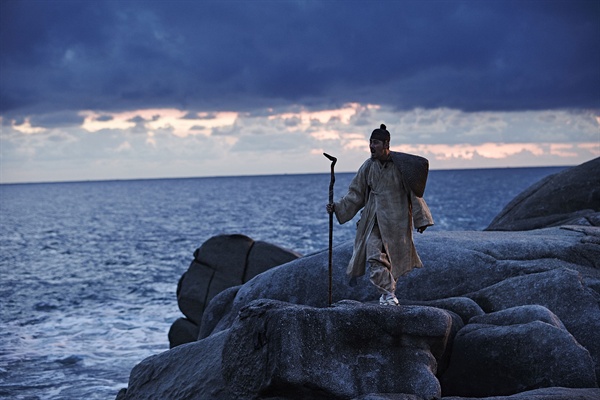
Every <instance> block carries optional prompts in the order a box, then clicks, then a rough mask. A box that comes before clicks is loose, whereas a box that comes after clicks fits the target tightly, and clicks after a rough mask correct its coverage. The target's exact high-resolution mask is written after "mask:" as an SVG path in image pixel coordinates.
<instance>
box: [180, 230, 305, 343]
mask: <svg viewBox="0 0 600 400" xmlns="http://www.w3.org/2000/svg"><path fill="white" fill-rule="evenodd" d="M298 257H300V255H299V254H298V253H295V252H293V251H290V250H286V249H283V248H281V247H278V246H275V245H272V244H270V243H266V242H262V241H254V240H252V239H251V238H249V237H248V236H245V235H219V236H214V237H212V238H210V239H208V240H207V241H206V242H204V244H202V246H200V247H199V248H198V249H196V251H195V252H194V260H193V261H192V263H191V265H190V266H189V268H188V270H187V271H186V272H185V273H184V274H183V275H182V276H181V278H180V280H179V284H178V285H177V304H178V305H179V309H180V310H181V312H182V313H183V314H184V315H185V318H179V319H178V320H176V321H175V322H174V323H173V325H172V326H171V329H170V330H169V343H170V347H171V348H173V347H175V346H179V345H181V344H184V343H189V342H191V341H195V340H196V339H197V338H198V333H199V330H200V323H201V321H202V314H203V313H204V310H205V308H206V306H207V305H208V303H209V302H210V301H211V300H212V298H213V297H214V296H215V295H217V294H219V293H221V292H222V291H223V290H225V289H228V288H230V287H233V286H238V285H242V284H244V283H246V282H247V281H249V280H250V279H252V278H254V277H255V276H256V275H258V274H260V273H262V272H264V271H266V270H268V269H270V268H273V267H275V266H277V265H281V264H285V263H287V262H289V261H292V260H295V259H297V258H298Z"/></svg>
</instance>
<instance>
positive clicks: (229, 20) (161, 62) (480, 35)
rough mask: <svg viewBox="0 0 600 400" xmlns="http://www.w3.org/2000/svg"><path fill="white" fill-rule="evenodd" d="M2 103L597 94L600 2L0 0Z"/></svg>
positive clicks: (524, 103)
mask: <svg viewBox="0 0 600 400" xmlns="http://www.w3.org/2000/svg"><path fill="white" fill-rule="evenodd" d="M1 11H2V12H1V13H0V15H1V16H0V46H1V56H0V57H1V58H0V68H1V75H0V112H2V113H3V114H12V115H16V116H18V115H19V113H25V112H33V111H57V110H65V109H66V110H78V109H100V110H106V111H109V110H120V109H133V108H148V107H178V108H184V109H197V110H247V111H252V110H253V109H258V108H261V107H274V106H289V105H293V104H302V105H304V106H305V107H307V108H312V109H318V108H321V107H335V106H340V105H342V104H344V103H347V102H362V103H365V102H369V103H375V104H385V105H391V106H393V107H396V108H403V109H407V108H414V107H426V108H431V107H450V108H459V109H462V110H467V111H476V110H520V109H546V108H596V107H600V2H598V1H597V0H589V1H576V0H561V1H544V0H520V1H493V0H490V1H478V0H472V1H397V2H395V1H369V2H367V1H364V2H357V1H353V2H346V1H344V2H342V1H339V2H338V1H320V2H316V1H264V2H261V1H253V2H228V1H219V2H216V1H215V2H212V1H200V2H190V1H165V2H158V1H153V2H141V1H140V2H138V1H119V2H117V1H52V2H50V1H48V2H45V1H28V0H21V1H3V2H2V10H1Z"/></svg>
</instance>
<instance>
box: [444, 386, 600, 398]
mask: <svg viewBox="0 0 600 400" xmlns="http://www.w3.org/2000/svg"><path fill="white" fill-rule="evenodd" d="M598 399H600V389H570V388H564V387H551V388H544V389H535V390H528V391H526V392H521V393H517V394H513V395H511V396H494V397H455V396H448V397H444V400H598Z"/></svg>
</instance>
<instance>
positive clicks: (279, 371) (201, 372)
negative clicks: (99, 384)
mask: <svg viewBox="0 0 600 400" xmlns="http://www.w3.org/2000/svg"><path fill="white" fill-rule="evenodd" d="M360 321H368V323H359V322H360ZM357 322H358V323H357ZM451 324H452V318H451V316H450V315H449V314H448V313H447V312H445V311H442V310H439V309H436V308H432V307H420V306H411V307H381V306H379V305H370V304H361V303H358V302H352V301H346V302H340V303H337V304H335V305H334V306H333V307H326V308H314V307H306V306H299V305H294V304H290V303H283V302H279V301H274V300H259V301H255V302H252V303H251V304H249V305H248V306H247V307H245V308H244V309H243V310H242V311H241V312H240V314H239V316H238V318H237V319H236V321H235V323H234V324H233V327H232V328H231V329H227V330H224V331H221V332H218V333H215V334H213V335H211V336H209V337H207V338H205V339H202V340H199V341H196V342H194V343H188V344H185V345H182V346H178V347H176V348H174V349H172V350H170V351H167V352H164V353H161V354H158V355H156V356H152V357H149V358H147V359H146V360H144V361H143V362H141V363H140V364H138V365H137V366H136V367H135V368H134V369H133V371H132V372H131V376H130V378H129V387H128V388H127V390H126V391H121V392H120V393H119V397H118V398H119V399H120V400H133V399H150V398H155V399H163V398H165V399H166V398H169V399H206V398H214V399H223V400H229V399H241V400H243V399H256V398H279V399H304V398H310V399H333V400H335V399H349V398H352V397H357V396H361V395H365V394H368V393H374V392H381V393H384V392H396V393H401V392H404V393H406V394H412V395H415V396H418V397H404V398H405V399H407V400H408V399H422V400H426V399H433V398H439V396H440V395H441V389H440V385H439V382H438V380H437V379H436V377H435V372H436V366H437V360H438V359H439V358H440V357H441V356H442V354H443V353H444V350H445V347H446V344H447V343H448V341H449V340H450V339H451V338H450V337H449V333H450V332H451V331H452V329H451ZM367 349H368V350H367Z"/></svg>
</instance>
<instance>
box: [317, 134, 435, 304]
mask: <svg viewBox="0 0 600 400" xmlns="http://www.w3.org/2000/svg"><path fill="white" fill-rule="evenodd" d="M369 147H370V150H371V158H370V159H368V160H366V161H365V162H364V163H363V165H362V166H361V167H360V169H359V170H358V172H357V174H356V176H355V177H354V179H353V180H352V182H351V183H350V187H349V188H348V193H347V194H346V195H345V196H344V197H343V198H342V199H341V200H339V201H338V202H334V203H333V204H328V205H327V212H329V213H332V212H334V213H335V216H336V218H337V220H338V222H339V223H340V224H343V223H346V222H348V221H350V220H351V219H352V218H353V217H354V216H355V215H356V214H357V213H358V212H359V211H360V210H361V209H362V212H361V218H360V221H359V222H358V224H357V231H356V239H355V242H354V252H353V254H352V258H351V259H350V263H349V265H348V269H347V271H346V272H347V273H348V275H349V277H350V278H351V281H350V282H351V284H352V282H354V281H355V279H356V277H359V276H362V275H364V274H365V269H366V264H367V263H369V264H370V280H371V282H372V283H373V285H375V287H376V288H377V289H378V291H379V292H380V293H381V298H380V299H379V303H380V304H384V305H398V299H397V298H396V294H395V291H396V281H397V279H398V278H399V277H400V276H402V275H405V274H407V273H408V272H410V271H411V270H412V269H413V268H416V267H422V266H423V263H422V262H421V259H420V258H419V255H418V254H417V250H416V249H415V246H414V243H413V239H412V228H413V226H415V227H417V231H418V232H419V233H423V232H424V231H425V229H426V228H427V227H428V226H431V225H433V218H432V217H431V212H430V211H429V207H428V206H427V204H426V203H425V200H423V192H424V191H425V183H426V181H427V174H428V171H429V163H428V161H427V160H426V159H424V158H423V157H419V156H414V155H410V154H406V153H399V152H394V151H390V133H389V132H388V131H387V129H386V126H385V125H384V124H381V127H380V128H379V129H375V130H374V131H373V132H372V133H371V138H370V142H369Z"/></svg>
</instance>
